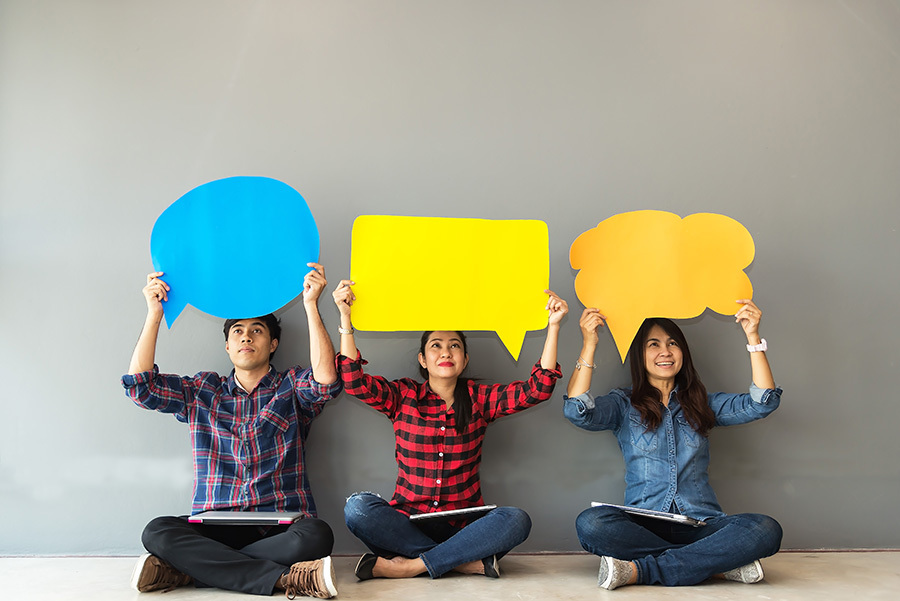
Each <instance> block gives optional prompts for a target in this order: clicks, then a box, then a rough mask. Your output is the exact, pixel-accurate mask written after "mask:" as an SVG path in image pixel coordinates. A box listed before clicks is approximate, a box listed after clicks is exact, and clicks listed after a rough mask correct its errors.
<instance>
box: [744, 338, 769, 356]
mask: <svg viewBox="0 0 900 601" xmlns="http://www.w3.org/2000/svg"><path fill="white" fill-rule="evenodd" d="M747 350H748V351H750V352H751V353H759V352H761V351H767V350H769V345H768V344H766V339H765V338H763V339H761V340H760V341H759V344H748V345H747Z"/></svg>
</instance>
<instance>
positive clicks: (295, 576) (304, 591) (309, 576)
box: [284, 564, 319, 599]
mask: <svg viewBox="0 0 900 601" xmlns="http://www.w3.org/2000/svg"><path fill="white" fill-rule="evenodd" d="M318 592H319V588H318V586H316V569H315V568H311V567H308V566H299V565H297V564H294V565H292V566H291V571H290V572H288V574H287V578H285V587H284V596H285V597H287V598H288V599H293V598H294V597H296V596H297V595H305V596H309V597H318V596H319V595H318V594H317V593H318Z"/></svg>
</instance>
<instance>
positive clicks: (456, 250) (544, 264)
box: [350, 215, 550, 360]
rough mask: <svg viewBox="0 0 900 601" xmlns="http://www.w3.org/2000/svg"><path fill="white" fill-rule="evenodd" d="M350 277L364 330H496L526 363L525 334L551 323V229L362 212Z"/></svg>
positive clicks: (530, 223)
mask: <svg viewBox="0 0 900 601" xmlns="http://www.w3.org/2000/svg"><path fill="white" fill-rule="evenodd" d="M350 279H352V280H353V281H354V282H356V283H355V284H354V286H353V292H354V294H355V295H356V302H355V303H354V304H353V325H354V327H356V328H358V329H360V330H377V331H390V332H396V331H414V330H493V331H496V332H497V335H498V336H499V337H500V340H502V341H503V344H504V345H505V346H506V348H507V349H508V350H509V353H510V354H511V355H512V357H513V359H515V360H518V359H519V352H520V351H521V350H522V343H523V342H524V340H525V332H526V331H528V330H540V329H543V328H544V327H546V326H547V311H546V310H545V309H544V307H545V305H546V302H547V295H546V294H544V290H546V289H547V287H548V285H549V281H550V247H549V234H548V231H547V224H546V223H544V222H543V221H534V220H488V219H451V218H441V217H400V216H390V215H361V216H359V217H357V218H356V221H354V222H353V233H352V236H351V251H350Z"/></svg>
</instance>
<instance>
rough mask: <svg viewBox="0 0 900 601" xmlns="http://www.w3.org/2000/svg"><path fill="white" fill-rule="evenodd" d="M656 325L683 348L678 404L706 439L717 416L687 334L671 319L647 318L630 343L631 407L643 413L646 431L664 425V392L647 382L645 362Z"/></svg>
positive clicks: (690, 422)
mask: <svg viewBox="0 0 900 601" xmlns="http://www.w3.org/2000/svg"><path fill="white" fill-rule="evenodd" d="M653 326H659V327H661V328H662V329H663V330H664V331H665V332H666V334H668V335H669V336H671V337H672V338H673V339H674V340H675V342H676V343H677V344H678V347H679V348H680V349H681V354H682V356H683V361H682V364H681V371H679V372H678V373H677V374H676V375H675V384H676V386H678V392H677V398H678V403H679V404H680V405H681V408H682V409H683V410H684V416H685V417H686V418H687V421H688V423H689V424H690V425H691V427H692V428H693V429H694V431H696V432H697V433H698V434H700V435H702V436H706V435H707V434H708V433H709V431H710V430H711V429H712V427H713V426H715V425H716V416H715V414H713V411H712V409H710V407H709V398H708V397H707V395H706V386H704V385H703V382H701V381H700V376H699V375H698V374H697V370H696V369H694V360H693V359H692V358H691V351H690V349H689V348H688V344H687V340H686V339H685V337H684V334H683V333H682V331H681V328H679V327H678V326H677V325H675V322H674V321H672V320H671V319H664V318H661V317H651V318H649V319H645V320H644V323H643V324H642V325H641V328H640V329H639V330H638V332H637V334H635V336H634V340H633V341H632V342H631V348H630V349H629V350H628V352H629V353H630V354H631V389H632V390H631V404H632V405H634V408H635V409H637V410H638V411H639V412H640V414H641V422H643V424H644V425H645V426H646V427H647V430H648V431H650V430H656V429H657V428H658V427H659V424H660V423H661V422H662V409H661V408H660V405H661V403H662V398H661V396H662V393H660V391H659V390H657V389H656V387H654V386H653V385H652V384H651V383H650V382H649V381H648V380H647V366H646V365H645V363H644V345H645V344H646V343H647V338H648V337H649V336H650V330H652V329H653Z"/></svg>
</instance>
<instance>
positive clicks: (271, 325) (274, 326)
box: [222, 313, 281, 361]
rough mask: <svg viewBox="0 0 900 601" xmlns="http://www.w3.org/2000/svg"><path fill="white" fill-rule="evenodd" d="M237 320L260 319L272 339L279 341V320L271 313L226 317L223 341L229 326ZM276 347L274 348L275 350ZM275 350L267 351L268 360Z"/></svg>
mask: <svg viewBox="0 0 900 601" xmlns="http://www.w3.org/2000/svg"><path fill="white" fill-rule="evenodd" d="M239 321H261V322H263V323H264V324H266V327H267V328H268V329H269V336H271V337H272V340H278V341H279V342H281V320H280V319H278V318H277V317H275V315H273V314H272V313H269V314H268V315H261V316H260V317H242V318H239V319H226V320H225V327H224V328H222V330H223V331H224V332H225V342H228V332H230V331H231V326H233V325H234V324H236V323H237V322H239ZM277 350H278V349H277V348H276V349H275V351H277ZM275 351H272V352H271V353H269V361H271V360H272V357H274V356H275Z"/></svg>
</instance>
